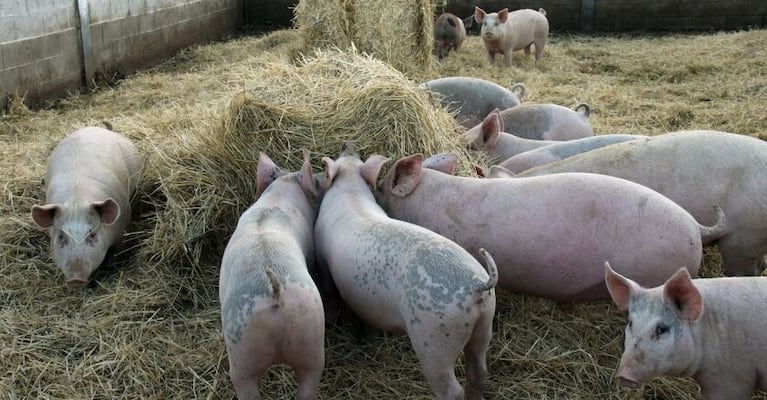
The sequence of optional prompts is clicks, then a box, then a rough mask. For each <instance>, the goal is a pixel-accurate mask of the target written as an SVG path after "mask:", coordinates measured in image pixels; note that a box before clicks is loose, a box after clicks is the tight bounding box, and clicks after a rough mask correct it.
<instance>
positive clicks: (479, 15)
mask: <svg viewBox="0 0 767 400" xmlns="http://www.w3.org/2000/svg"><path fill="white" fill-rule="evenodd" d="M485 15H487V13H486V12H485V10H483V9H481V8H479V7H478V6H474V20H475V21H477V23H478V24H481V23H482V21H484V20H485Z"/></svg>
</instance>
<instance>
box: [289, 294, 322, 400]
mask: <svg viewBox="0 0 767 400" xmlns="http://www.w3.org/2000/svg"><path fill="white" fill-rule="evenodd" d="M312 289H313V288H310V289H308V291H307V292H305V293H301V292H300V291H299V290H296V292H295V295H294V296H293V297H294V298H293V299H290V300H286V306H292V309H291V310H290V311H291V312H290V315H289V316H288V315H287V314H286V320H287V321H288V323H287V329H285V331H284V332H282V333H281V334H282V335H285V338H284V339H285V341H286V343H289V345H287V347H286V348H285V350H284V351H285V363H286V364H288V365H290V366H291V367H292V368H293V371H295V375H296V381H297V382H298V394H297V396H296V397H297V398H298V399H299V400H317V399H318V398H319V396H318V392H319V387H320V378H321V376H322V369H323V368H324V366H325V351H324V347H323V345H324V343H325V318H324V314H323V312H322V304H321V302H320V301H318V300H316V299H318V298H319V293H318V292H317V291H314V290H312ZM290 303H293V304H290Z"/></svg>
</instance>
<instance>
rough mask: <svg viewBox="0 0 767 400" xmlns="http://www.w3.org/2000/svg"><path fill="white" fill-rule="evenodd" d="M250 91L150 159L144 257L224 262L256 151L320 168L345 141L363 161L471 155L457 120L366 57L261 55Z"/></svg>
mask: <svg viewBox="0 0 767 400" xmlns="http://www.w3.org/2000/svg"><path fill="white" fill-rule="evenodd" d="M253 68H254V74H255V75H257V76H259V77H260V79H256V80H254V81H253V82H250V84H249V85H250V88H249V89H247V90H244V91H241V92H239V93H236V94H235V95H234V96H233V97H232V100H231V101H230V103H229V105H228V107H227V108H226V109H225V110H224V112H223V117H222V120H221V124H220V126H219V127H217V128H215V129H213V130H212V131H209V132H205V134H204V135H190V134H187V133H185V132H180V133H179V136H177V137H176V138H175V139H174V140H173V141H172V143H173V145H172V146H171V147H162V146H157V147H156V148H154V149H152V152H153V153H154V154H155V156H154V157H152V159H151V160H150V162H149V171H148V172H147V173H148V174H149V177H150V180H152V181H154V182H157V188H156V189H154V190H153V191H154V192H155V193H156V194H155V195H154V196H153V200H152V202H153V203H154V204H155V206H156V207H157V209H158V213H157V218H158V219H157V222H156V224H155V228H154V232H153V233H152V234H151V235H149V236H148V239H147V242H146V243H145V244H144V246H142V247H143V248H142V250H141V257H142V258H144V259H147V260H151V261H153V262H158V261H159V262H162V261H164V260H176V261H178V260H185V262H186V263H187V264H188V265H191V266H194V265H198V264H199V263H200V261H201V260H205V257H204V256H205V254H212V255H219V254H221V251H222V250H223V247H224V246H225V243H226V240H227V239H228V237H229V235H231V232H232V230H233V228H234V226H236V223H237V219H238V218H239V215H240V213H242V211H243V210H244V209H245V208H246V207H247V206H248V205H250V204H251V203H252V202H253V201H254V192H255V186H254V185H255V178H254V176H255V171H256V165H257V160H258V153H259V152H265V153H266V154H268V155H269V156H270V157H271V158H272V159H274V160H275V162H277V163H278V165H280V166H282V167H284V168H286V169H288V170H297V169H298V168H299V167H300V163H301V160H302V157H301V154H302V149H307V150H309V151H310V154H311V155H312V159H313V162H314V165H317V166H318V165H320V158H321V157H323V156H335V155H337V154H338V152H339V149H340V148H341V145H342V144H343V143H345V142H354V143H355V144H356V145H357V146H358V147H359V148H360V150H361V152H362V153H363V154H365V155H370V154H382V155H385V156H387V157H391V158H394V159H396V158H399V157H402V156H405V155H409V154H413V153H417V152H421V153H425V154H427V155H428V154H435V153H440V152H446V151H452V152H458V153H460V154H463V160H464V161H465V162H464V163H463V171H469V167H470V164H469V163H468V160H469V155H468V153H467V151H466V150H465V147H466V144H465V141H464V138H463V137H462V135H461V134H460V131H461V128H460V126H458V125H457V124H456V123H455V120H454V118H453V117H452V116H451V115H450V114H448V113H447V112H446V111H444V110H443V109H441V108H439V107H437V106H435V103H434V102H433V100H432V98H431V97H429V95H428V94H427V93H426V92H425V91H423V90H422V89H419V88H418V87H417V85H416V84H415V83H414V82H412V81H410V80H408V79H407V78H405V76H404V75H402V74H401V73H400V72H398V71H397V70H395V69H393V68H391V67H390V66H388V65H387V64H385V63H383V62H381V61H379V60H376V59H374V58H372V57H370V56H364V55H360V54H358V53H356V52H353V51H351V52H344V51H340V50H326V51H317V52H316V53H315V56H314V57H312V58H306V59H304V60H303V61H302V62H301V63H300V65H298V66H295V65H293V64H290V63H286V62H284V61H283V60H276V59H270V58H264V59H263V60H262V61H260V62H258V63H255V64H254V66H253Z"/></svg>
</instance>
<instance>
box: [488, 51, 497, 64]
mask: <svg viewBox="0 0 767 400" xmlns="http://www.w3.org/2000/svg"><path fill="white" fill-rule="evenodd" d="M487 61H489V62H490V65H493V64H495V53H493V52H492V51H488V52H487Z"/></svg>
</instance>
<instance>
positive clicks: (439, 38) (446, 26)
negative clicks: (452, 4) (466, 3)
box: [434, 13, 466, 60]
mask: <svg viewBox="0 0 767 400" xmlns="http://www.w3.org/2000/svg"><path fill="white" fill-rule="evenodd" d="M464 40H466V28H465V27H464V25H463V20H462V19H461V18H458V17H457V16H455V15H454V14H451V13H444V14H441V15H440V16H439V17H437V19H436V20H434V50H435V51H436V52H437V58H438V59H439V60H442V59H443V58H445V57H447V55H448V54H450V52H451V51H457V50H458V49H459V48H461V44H463V41H464Z"/></svg>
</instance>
